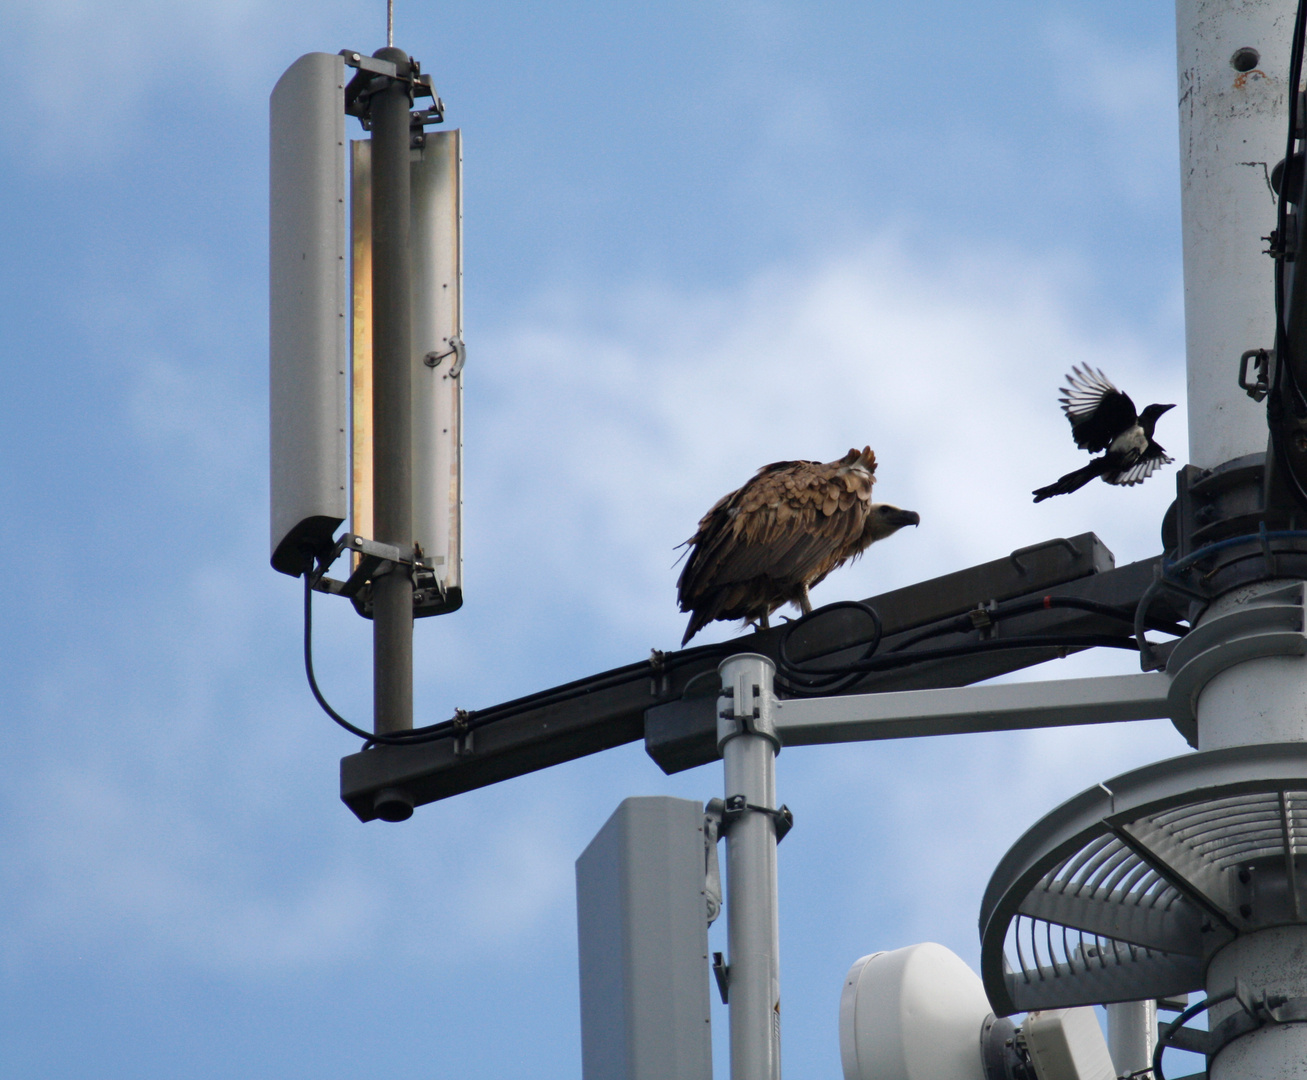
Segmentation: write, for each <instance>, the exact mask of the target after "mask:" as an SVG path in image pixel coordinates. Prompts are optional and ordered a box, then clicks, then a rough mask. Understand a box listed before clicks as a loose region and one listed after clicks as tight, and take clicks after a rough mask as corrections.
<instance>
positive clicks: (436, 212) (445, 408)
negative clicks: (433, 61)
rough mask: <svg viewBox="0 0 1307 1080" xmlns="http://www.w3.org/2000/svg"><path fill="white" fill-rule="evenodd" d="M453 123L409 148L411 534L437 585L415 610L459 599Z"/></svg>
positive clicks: (358, 435)
mask: <svg viewBox="0 0 1307 1080" xmlns="http://www.w3.org/2000/svg"><path fill="white" fill-rule="evenodd" d="M462 145H463V143H462V134H461V132H460V131H459V130H458V129H457V128H454V129H451V130H449V131H440V132H428V133H427V134H426V136H425V139H424V142H423V145H422V147H421V148H419V149H415V150H413V151H412V154H411V158H410V160H411V170H410V177H411V183H412V196H411V198H412V205H411V208H410V215H409V221H410V222H411V228H410V235H411V238H412V251H413V304H412V311H413V327H412V330H413V358H412V388H413V428H412V430H413V539H414V541H415V542H416V543H417V544H418V545H420V546H421V548H422V552H423V554H424V555H425V556H426V558H427V559H428V560H429V562H430V564H431V566H432V568H433V570H434V572H435V575H436V578H437V580H438V581H439V583H440V586H441V588H440V591H439V598H438V599H437V598H436V597H437V594H436V593H435V592H434V591H433V592H432V593H431V596H432V600H430V601H429V602H427V603H425V604H419V605H417V606H416V607H414V609H413V614H414V616H415V617H421V616H425V615H439V614H442V613H444V612H447V611H455V610H457V609H458V608H459V607H460V606H461V605H462V602H463V526H462V511H463V363H462V361H463V355H464V354H463V196H462V176H463V152H462ZM350 147H351V157H350V202H351V205H352V222H351V248H352V256H351V259H352V265H353V375H354V380H353V402H354V408H353V427H352V432H353V433H352V436H351V454H350V457H351V460H352V462H353V472H352V475H351V492H352V494H351V496H350V504H351V506H352V513H353V517H352V521H351V524H352V528H351V531H352V532H355V533H358V534H359V535H361V536H372V535H374V529H373V526H372V521H373V510H374V508H373V505H372V224H371V222H372V194H371V170H372V144H371V142H370V141H368V140H360V141H357V142H352V143H351V144H350Z"/></svg>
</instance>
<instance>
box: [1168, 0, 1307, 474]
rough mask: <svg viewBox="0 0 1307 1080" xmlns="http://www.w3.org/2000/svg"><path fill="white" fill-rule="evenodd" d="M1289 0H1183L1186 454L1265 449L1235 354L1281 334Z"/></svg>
mask: <svg viewBox="0 0 1307 1080" xmlns="http://www.w3.org/2000/svg"><path fill="white" fill-rule="evenodd" d="M1295 10H1296V9H1295V5H1294V4H1293V3H1292V2H1290V0H1238V2H1237V3H1236V2H1235V0H1177V2H1176V42H1177V50H1176V55H1177V62H1178V65H1179V75H1180V85H1179V103H1180V191H1181V216H1182V225H1183V233H1184V295H1185V343H1186V351H1187V354H1188V358H1189V364H1188V382H1189V462H1190V464H1192V465H1197V466H1199V467H1200V468H1204V469H1210V468H1213V467H1214V466H1216V465H1220V464H1221V463H1223V462H1226V461H1230V460H1232V459H1234V458H1237V457H1242V456H1244V455H1245V454H1259V453H1262V452H1263V451H1264V450H1265V449H1266V435H1267V433H1266V408H1265V406H1264V405H1259V404H1257V403H1256V402H1254V401H1253V400H1252V399H1251V398H1249V397H1248V396H1247V395H1246V394H1244V392H1243V391H1242V390H1240V389H1239V388H1238V386H1237V385H1236V368H1237V365H1238V363H1239V356H1240V354H1241V353H1243V352H1244V350H1246V349H1257V348H1266V349H1269V348H1272V347H1273V346H1274V344H1275V304H1274V292H1273V290H1272V286H1271V281H1272V278H1271V272H1272V267H1273V264H1272V262H1271V260H1270V259H1269V258H1268V257H1267V256H1266V255H1264V254H1262V251H1263V249H1264V248H1265V247H1266V245H1265V243H1263V241H1262V239H1261V238H1262V237H1263V236H1266V235H1268V234H1269V233H1270V232H1271V230H1272V229H1274V228H1275V196H1274V195H1273V193H1272V191H1271V185H1270V170H1271V169H1272V168H1274V167H1275V163H1276V162H1278V161H1279V160H1280V159H1281V158H1282V157H1284V146H1285V139H1286V137H1287V135H1288V102H1287V98H1286V94H1285V90H1286V86H1287V83H1288V76H1289V43H1290V38H1291V37H1292V35H1293V18H1294V13H1295Z"/></svg>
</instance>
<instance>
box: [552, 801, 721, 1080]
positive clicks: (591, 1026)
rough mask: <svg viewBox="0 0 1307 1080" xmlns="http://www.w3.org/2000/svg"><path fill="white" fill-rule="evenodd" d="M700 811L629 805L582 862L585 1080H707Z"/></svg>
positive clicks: (687, 804)
mask: <svg viewBox="0 0 1307 1080" xmlns="http://www.w3.org/2000/svg"><path fill="white" fill-rule="evenodd" d="M706 851H707V849H706V847H705V840H704V812H703V807H702V806H701V805H700V804H699V803H697V802H692V801H690V800H688V799H673V798H668V797H666V796H653V797H648V798H633V799H624V800H623V801H622V804H621V805H620V806H618V808H617V809H616V810H615V811H614V812H613V816H612V817H610V818H609V819H608V821H607V822H606V823H605V825H604V827H603V828H602V829H600V830H599V832H598V833H597V834H596V835H595V838H594V839H593V840H591V841H590V845H589V847H587V848H586V849H585V851H584V852H582V853H581V857H580V858H579V859H577V860H576V921H577V938H578V941H577V945H578V952H579V954H580V964H581V1075H582V1077H583V1080H665V1078H666V1077H676V1078H677V1080H712V1030H711V1025H710V1015H709V1011H708V970H709V969H708V899H707V895H706V887H705V883H706V871H707V860H706V857H705V856H706Z"/></svg>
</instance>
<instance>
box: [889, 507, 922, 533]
mask: <svg viewBox="0 0 1307 1080" xmlns="http://www.w3.org/2000/svg"><path fill="white" fill-rule="evenodd" d="M890 524H891V525H893V526H894V528H896V529H901V528H903V526H904V525H920V524H921V515H920V514H918V513H917V512H916V511H915V510H896V511H895V512H894V514H893V516H892V517H891V518H890Z"/></svg>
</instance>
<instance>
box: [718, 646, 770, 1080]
mask: <svg viewBox="0 0 1307 1080" xmlns="http://www.w3.org/2000/svg"><path fill="white" fill-rule="evenodd" d="M718 670H719V671H720V672H721V677H722V696H721V697H720V698H718V709H717V712H718V720H717V744H718V746H719V747H720V749H721V752H722V759H723V763H724V765H725V774H726V775H725V780H726V799H727V810H728V813H730V812H731V805H732V802H731V800H732V797H733V796H736V797H738V796H743V799H742V802H743V804H744V808H743V809H742V810H741V811H740V812H739V816H737V817H734V818H733V820H732V821H731V823H730V827H729V829H728V831H727V833H726V884H727V892H726V918H727V935H728V939H729V947H730V958H729V983H728V986H729V992H728V996H729V1005H730V1022H731V1080H780V1075H781V991H780V985H781V979H780V926H779V920H778V914H777V909H778V904H777V895H776V826H775V822H774V819H773V817H772V815H770V814H767V813H764V812H763V811H764V810H772V809H775V808H776V754H777V753H778V752H779V750H780V743H779V741H778V739H777V737H776V730H775V721H774V718H773V715H772V714H773V697H772V681H773V678H774V676H775V674H776V667H775V665H774V664H773V663H772V662H771V661H770V660H769V659H767V657H765V656H759V655H758V654H756V653H741V654H740V655H738V656H732V657H730V658H729V659H727V660H724V661H723V662H722V663H721V665H720V666H719V668H718ZM749 807H761V808H762V809H761V810H759V809H749Z"/></svg>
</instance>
